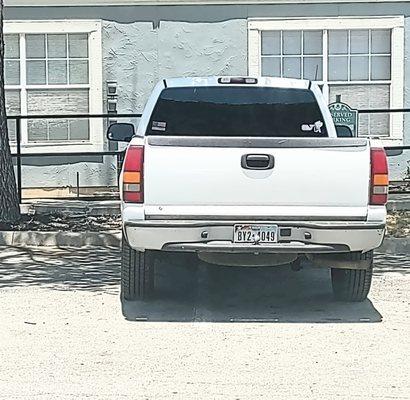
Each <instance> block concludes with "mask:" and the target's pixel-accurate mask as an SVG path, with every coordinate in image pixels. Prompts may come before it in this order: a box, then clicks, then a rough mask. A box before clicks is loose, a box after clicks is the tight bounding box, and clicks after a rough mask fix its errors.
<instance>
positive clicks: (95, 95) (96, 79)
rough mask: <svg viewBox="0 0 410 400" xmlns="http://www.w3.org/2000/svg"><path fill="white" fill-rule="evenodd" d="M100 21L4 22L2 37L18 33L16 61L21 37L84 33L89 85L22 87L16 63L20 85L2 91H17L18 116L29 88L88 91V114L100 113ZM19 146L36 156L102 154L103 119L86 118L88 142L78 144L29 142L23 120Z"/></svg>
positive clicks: (22, 74) (22, 53) (22, 76)
mask: <svg viewBox="0 0 410 400" xmlns="http://www.w3.org/2000/svg"><path fill="white" fill-rule="evenodd" d="M101 31H102V22H101V20H53V21H4V33H5V34H20V35H21V36H20V59H22V60H25V59H26V58H25V42H24V40H25V36H24V35H25V34H30V33H38V34H53V33H63V34H68V33H86V34H88V38H89V39H88V49H89V50H88V51H89V54H88V61H89V83H88V84H75V85H68V84H66V85H26V65H25V63H24V62H22V63H20V65H21V70H20V85H10V86H8V85H6V89H18V90H20V93H21V104H22V109H21V114H22V115H27V91H28V90H30V89H32V90H33V89H38V90H41V89H50V90H51V89H61V90H64V89H88V91H89V113H90V114H102V112H103V71H102V38H101ZM63 112H64V111H63V110H62V113H63ZM22 123H23V126H22V128H23V129H22V132H23V137H22V144H23V145H24V149H25V152H28V153H37V152H41V151H46V150H47V148H49V147H50V150H51V148H52V151H56V152H58V151H73V152H75V151H86V150H90V151H102V150H103V149H104V142H105V140H104V135H103V120H102V119H90V124H89V126H90V139H89V141H84V142H83V141H81V142H58V143H52V142H50V143H49V142H44V143H29V142H28V138H27V121H26V120H22Z"/></svg>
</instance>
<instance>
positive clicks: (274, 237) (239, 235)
mask: <svg viewBox="0 0 410 400" xmlns="http://www.w3.org/2000/svg"><path fill="white" fill-rule="evenodd" d="M277 241H278V226H277V225H245V224H243V225H235V226H234V242H235V243H276V242H277Z"/></svg>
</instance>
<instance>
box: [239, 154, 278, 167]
mask: <svg viewBox="0 0 410 400" xmlns="http://www.w3.org/2000/svg"><path fill="white" fill-rule="evenodd" d="M274 166H275V159H274V158H273V156H272V155H271V154H244V155H243V156H242V158H241V167H242V168H244V169H259V170H264V169H272V168H273V167H274Z"/></svg>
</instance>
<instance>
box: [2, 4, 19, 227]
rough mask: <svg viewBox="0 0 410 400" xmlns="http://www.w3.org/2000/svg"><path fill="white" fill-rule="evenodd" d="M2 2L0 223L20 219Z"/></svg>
mask: <svg viewBox="0 0 410 400" xmlns="http://www.w3.org/2000/svg"><path fill="white" fill-rule="evenodd" d="M4 94H5V93H4V35H3V0H0V222H15V221H16V220H18V219H19V218H20V204H19V199H18V195H17V185H16V179H15V176H14V168H13V161H12V158H11V152H10V144H9V137H8V131H7V119H6V100H5V95H4Z"/></svg>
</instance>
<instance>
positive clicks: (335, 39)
mask: <svg viewBox="0 0 410 400" xmlns="http://www.w3.org/2000/svg"><path fill="white" fill-rule="evenodd" d="M329 32H330V34H329V39H328V40H329V44H328V47H329V49H330V50H329V56H328V57H329V63H330V65H331V68H329V73H328V80H329V81H332V82H333V81H347V82H358V81H373V82H376V81H377V82H379V81H386V80H387V81H389V80H390V79H391V77H390V66H389V64H390V62H391V61H390V60H391V51H387V50H388V49H389V48H390V47H391V46H390V44H388V45H386V43H382V41H381V40H380V37H379V38H378V43H377V46H376V45H373V42H372V40H373V39H372V38H374V37H375V36H377V35H379V36H383V34H384V36H385V37H384V39H385V41H386V40H387V41H390V40H391V39H390V38H391V36H390V35H391V33H390V31H388V30H378V29H366V30H365V29H354V30H337V31H332V30H331V31H329ZM380 32H382V34H380ZM386 32H387V33H388V34H387V35H386ZM343 36H346V38H347V42H346V43H345V45H346V47H345V50H343V46H342V47H340V43H341V42H340V40H341V39H340V38H343ZM360 37H364V38H365V42H364V43H361V44H360V43H359V44H358V42H357V41H358V40H359V39H360ZM337 46H339V47H337ZM375 47H377V48H376V50H375V51H374V52H373V48H375ZM380 48H382V50H383V49H386V51H385V52H384V51H377V50H379V49H380ZM336 49H337V50H336ZM358 49H359V50H358ZM333 60H334V62H333ZM336 60H337V62H336ZM346 61H347V64H346ZM342 62H344V63H345V64H346V65H343V64H342ZM364 63H365V64H367V68H366V69H367V72H365V71H364V70H363V68H364ZM332 65H333V68H332ZM335 68H339V70H336V69H335ZM343 70H344V71H345V72H343ZM346 75H347V77H346V78H344V79H341V77H342V76H343V77H344V76H346Z"/></svg>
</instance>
